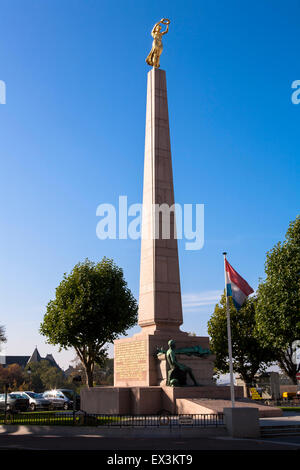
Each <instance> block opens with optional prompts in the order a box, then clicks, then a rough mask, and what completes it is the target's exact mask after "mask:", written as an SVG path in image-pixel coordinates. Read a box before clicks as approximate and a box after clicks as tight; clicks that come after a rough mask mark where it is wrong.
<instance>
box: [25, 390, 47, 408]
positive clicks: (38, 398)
mask: <svg viewBox="0 0 300 470" xmlns="http://www.w3.org/2000/svg"><path fill="white" fill-rule="evenodd" d="M18 393H20V395H22V396H23V397H25V398H28V400H29V409H30V411H35V410H49V409H50V406H51V402H50V401H49V400H46V398H44V397H43V394H42V393H35V392H27V391H26V392H18Z"/></svg>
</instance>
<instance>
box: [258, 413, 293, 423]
mask: <svg viewBox="0 0 300 470" xmlns="http://www.w3.org/2000/svg"><path fill="white" fill-rule="evenodd" d="M259 424H260V426H288V425H290V426H295V425H299V426H300V413H299V412H298V413H296V412H284V415H283V416H280V417H278V418H260V420H259Z"/></svg>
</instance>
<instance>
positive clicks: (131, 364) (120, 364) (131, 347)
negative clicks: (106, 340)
mask: <svg viewBox="0 0 300 470" xmlns="http://www.w3.org/2000/svg"><path fill="white" fill-rule="evenodd" d="M147 365H148V361H147V343H146V341H145V340H141V341H128V342H120V343H115V374H116V379H117V381H126V380H130V381H131V380H137V381H139V380H145V379H146V374H147Z"/></svg>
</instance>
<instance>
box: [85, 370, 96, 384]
mask: <svg viewBox="0 0 300 470" xmlns="http://www.w3.org/2000/svg"><path fill="white" fill-rule="evenodd" d="M85 371H86V384H87V386H88V387H89V388H91V387H93V386H94V381H93V378H94V377H93V376H94V374H93V368H92V365H91V364H85Z"/></svg>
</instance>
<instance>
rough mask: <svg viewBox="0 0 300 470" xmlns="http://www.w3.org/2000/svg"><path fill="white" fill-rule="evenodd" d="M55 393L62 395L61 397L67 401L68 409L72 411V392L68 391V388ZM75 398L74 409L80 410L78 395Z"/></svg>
mask: <svg viewBox="0 0 300 470" xmlns="http://www.w3.org/2000/svg"><path fill="white" fill-rule="evenodd" d="M57 391H58V392H60V393H62V394H63V396H64V397H65V398H67V399H68V400H69V401H68V405H69V409H73V401H74V392H73V390H71V389H68V388H59V389H58V390H57ZM75 397H76V406H75V408H76V410H80V395H78V394H77V393H76V395H75Z"/></svg>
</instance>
